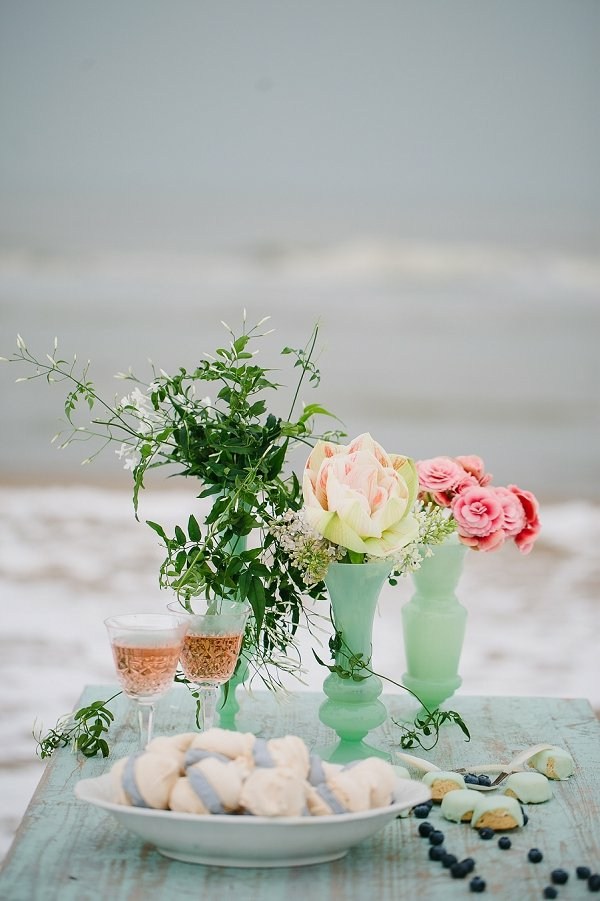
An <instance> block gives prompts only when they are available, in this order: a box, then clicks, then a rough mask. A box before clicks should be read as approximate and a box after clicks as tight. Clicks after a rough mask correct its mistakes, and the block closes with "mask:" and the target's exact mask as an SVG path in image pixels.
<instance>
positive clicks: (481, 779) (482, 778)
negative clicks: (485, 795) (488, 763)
mask: <svg viewBox="0 0 600 901" xmlns="http://www.w3.org/2000/svg"><path fill="white" fill-rule="evenodd" d="M477 782H478V783H479V785H491V784H492V780H491V779H490V777H489V776H486V775H485V773H481V775H479V776H478V777H477Z"/></svg>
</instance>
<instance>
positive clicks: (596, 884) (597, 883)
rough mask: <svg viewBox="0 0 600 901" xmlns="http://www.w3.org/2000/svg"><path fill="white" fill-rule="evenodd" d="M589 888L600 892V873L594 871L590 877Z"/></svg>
mask: <svg viewBox="0 0 600 901" xmlns="http://www.w3.org/2000/svg"><path fill="white" fill-rule="evenodd" d="M588 888H589V890H590V892H600V874H598V873H592V875H591V876H590V877H589V878H588Z"/></svg>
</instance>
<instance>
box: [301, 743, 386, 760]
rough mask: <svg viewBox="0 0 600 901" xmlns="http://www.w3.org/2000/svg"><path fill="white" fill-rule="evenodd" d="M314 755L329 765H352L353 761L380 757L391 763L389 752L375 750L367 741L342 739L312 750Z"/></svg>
mask: <svg viewBox="0 0 600 901" xmlns="http://www.w3.org/2000/svg"><path fill="white" fill-rule="evenodd" d="M312 753H313V754H316V755H317V757H320V758H321V760H326V761H327V762H328V763H342V764H344V763H352V761H353V760H364V759H365V758H367V757H380V758H381V759H382V760H387V761H388V763H389V761H390V755H389V753H388V752H387V751H382V750H381V749H380V748H374V747H373V746H372V745H368V744H367V743H366V742H365V741H344V740H343V739H342V740H340V741H338V742H332V743H331V744H330V745H322V746H321V747H317V748H312Z"/></svg>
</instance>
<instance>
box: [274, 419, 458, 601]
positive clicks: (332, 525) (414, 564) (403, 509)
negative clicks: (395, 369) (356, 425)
mask: <svg viewBox="0 0 600 901" xmlns="http://www.w3.org/2000/svg"><path fill="white" fill-rule="evenodd" d="M418 492H419V481H418V475H417V469H416V466H415V463H414V462H413V460H411V459H410V457H405V456H400V455H399V454H388V453H387V452H386V451H385V450H384V448H383V447H382V446H381V445H380V444H378V442H377V441H375V440H374V439H373V438H372V437H371V435H370V434H369V433H368V432H366V433H364V434H362V435H359V436H358V437H357V438H355V439H354V440H353V441H351V442H350V444H348V445H344V444H336V443H334V442H332V441H323V440H320V441H318V442H317V444H316V445H315V447H314V448H313V450H312V451H311V453H310V455H309V457H308V460H307V461H306V466H305V469H304V475H303V479H302V493H303V498H304V505H303V507H302V508H301V509H300V510H297V511H289V512H288V513H287V514H286V515H285V516H284V518H283V520H282V521H281V522H279V523H274V524H273V525H272V527H271V530H272V532H273V533H274V534H275V535H276V537H277V538H278V541H279V542H280V543H281V544H282V546H283V547H284V549H285V550H287V552H288V553H289V554H290V555H291V557H292V559H293V560H294V565H295V566H296V567H297V568H298V569H299V570H300V571H301V573H302V575H303V578H304V581H305V582H306V584H308V585H310V584H314V583H315V582H317V581H319V580H321V579H323V578H324V577H325V574H326V572H327V568H328V566H329V564H330V563H331V562H332V561H337V562H343V563H366V562H369V561H372V562H375V561H381V560H390V561H391V562H392V563H393V564H394V565H393V570H392V575H391V581H392V582H394V580H395V578H396V577H397V576H398V575H400V574H404V573H406V572H409V571H413V570H415V569H417V568H418V567H419V565H420V562H421V559H422V554H423V553H425V550H424V546H425V545H431V544H437V543H439V542H440V541H443V540H444V538H445V537H446V536H447V535H448V534H450V533H451V532H453V531H454V529H455V525H454V523H453V522H450V521H449V520H448V519H447V518H446V517H445V516H444V515H443V514H442V512H441V510H440V509H439V505H436V504H434V503H431V502H429V503H422V502H418V500H417V495H418ZM421 552H422V553H421Z"/></svg>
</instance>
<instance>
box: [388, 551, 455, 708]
mask: <svg viewBox="0 0 600 901" xmlns="http://www.w3.org/2000/svg"><path fill="white" fill-rule="evenodd" d="M431 550H432V551H433V555H432V556H431V557H425V558H424V560H423V562H422V564H421V568H420V569H418V570H417V571H416V572H414V573H413V582H414V585H415V588H416V591H415V593H414V594H413V596H412V598H411V599H410V601H409V602H408V603H407V604H405V606H404V607H403V608H402V628H403V633H404V652H405V657H406V667H407V669H406V672H405V673H404V675H403V676H402V682H403V683H404V685H405V686H406V687H407V688H409V689H410V690H411V691H412V692H414V693H415V694H416V695H417V696H418V698H419V700H420V701H421V703H422V704H423V705H424V706H425V707H427V708H428V709H429V710H434V709H435V708H436V707H438V706H439V705H440V704H441V703H442V702H443V701H445V700H447V699H448V698H449V697H451V696H452V695H453V694H454V692H455V691H456V690H457V688H459V686H460V685H461V684H462V679H461V677H460V676H459V674H458V667H459V663H460V655H461V651H462V646H463V640H464V637H465V627H466V623H467V611H466V609H465V608H464V607H463V606H462V604H461V603H460V602H459V600H458V598H457V597H456V594H455V589H456V586H457V585H458V581H459V579H460V576H461V573H462V568H463V562H464V556H465V552H466V550H467V548H466V546H465V545H464V544H461V543H460V542H459V540H458V537H457V536H456V535H451V536H450V538H448V539H446V541H444V542H443V543H442V544H438V545H435V546H434V547H432V548H431Z"/></svg>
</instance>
